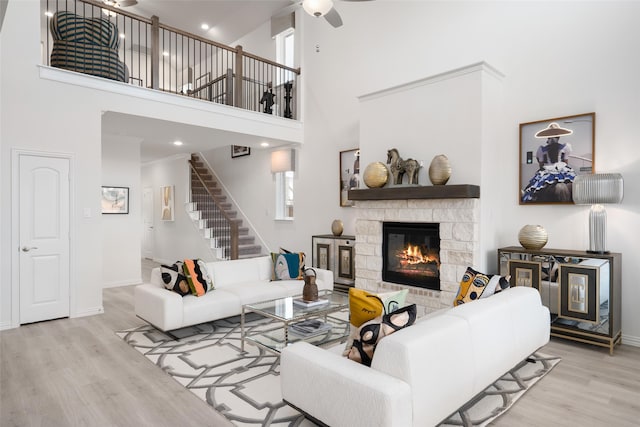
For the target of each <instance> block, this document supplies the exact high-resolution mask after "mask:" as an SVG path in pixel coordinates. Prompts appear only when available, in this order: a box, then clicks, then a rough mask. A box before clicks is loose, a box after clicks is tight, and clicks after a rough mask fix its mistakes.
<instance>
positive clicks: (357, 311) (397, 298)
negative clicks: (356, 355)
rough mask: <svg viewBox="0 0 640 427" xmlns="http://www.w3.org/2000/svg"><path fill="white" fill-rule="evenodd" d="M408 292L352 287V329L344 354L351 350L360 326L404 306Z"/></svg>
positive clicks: (350, 314) (350, 294)
mask: <svg viewBox="0 0 640 427" xmlns="http://www.w3.org/2000/svg"><path fill="white" fill-rule="evenodd" d="M408 293H409V290H408V289H403V290H401V291H392V292H384V293H380V294H374V293H371V292H367V291H365V290H364V289H358V288H350V289H349V323H350V324H351V326H350V327H351V331H350V333H349V337H348V338H347V343H346V344H345V348H344V352H343V353H342V355H343V356H347V354H349V352H350V351H351V346H352V345H353V341H354V340H355V339H356V338H357V337H358V328H359V327H360V326H362V324H363V323H365V322H368V321H369V320H371V319H375V318H376V317H380V316H382V315H384V314H385V313H391V312H393V311H396V310H397V309H398V308H400V307H404V305H405V300H406V298H407V294H408Z"/></svg>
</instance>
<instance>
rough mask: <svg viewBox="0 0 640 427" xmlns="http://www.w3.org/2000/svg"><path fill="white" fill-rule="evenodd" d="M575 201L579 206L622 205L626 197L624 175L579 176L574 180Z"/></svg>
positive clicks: (598, 174) (597, 174)
mask: <svg viewBox="0 0 640 427" xmlns="http://www.w3.org/2000/svg"><path fill="white" fill-rule="evenodd" d="M572 193H573V201H574V203H576V204H578V205H593V204H601V203H620V202H621V201H622V198H623V196H624V185H623V181H622V175H621V174H619V173H595V174H584V175H578V176H576V178H575V179H574V180H573V186H572Z"/></svg>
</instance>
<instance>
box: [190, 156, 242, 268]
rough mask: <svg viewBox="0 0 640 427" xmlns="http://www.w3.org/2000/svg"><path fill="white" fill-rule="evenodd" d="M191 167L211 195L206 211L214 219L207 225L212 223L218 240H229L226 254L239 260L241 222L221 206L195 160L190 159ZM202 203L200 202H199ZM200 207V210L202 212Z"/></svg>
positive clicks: (205, 204)
mask: <svg viewBox="0 0 640 427" xmlns="http://www.w3.org/2000/svg"><path fill="white" fill-rule="evenodd" d="M189 166H190V167H191V173H192V174H194V175H195V176H196V177H197V178H198V180H199V181H200V182H201V183H202V186H203V187H204V189H205V191H206V192H207V194H208V195H209V199H210V200H209V199H208V200H206V201H205V202H204V206H203V207H204V211H205V212H208V213H211V214H213V218H206V221H207V225H209V221H210V222H211V223H212V225H213V227H210V228H213V231H214V236H215V237H217V238H219V239H220V238H221V237H222V238H225V237H226V239H220V240H224V241H226V240H228V241H229V253H228V254H225V256H226V255H229V259H238V256H239V250H238V245H239V242H238V236H239V226H238V223H239V222H240V221H239V220H237V219H236V218H231V217H230V216H229V214H228V213H227V212H226V211H225V210H224V209H223V208H222V207H221V206H220V202H219V200H218V197H216V195H215V194H213V193H212V192H211V189H210V188H209V186H208V185H207V183H206V182H205V180H204V179H203V178H202V175H200V174H199V173H198V171H197V170H196V167H195V164H194V162H193V160H191V159H189ZM198 203H200V202H198ZM200 206H201V205H200ZM200 206H199V207H198V209H199V210H200Z"/></svg>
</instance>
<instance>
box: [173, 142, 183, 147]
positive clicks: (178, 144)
mask: <svg viewBox="0 0 640 427" xmlns="http://www.w3.org/2000/svg"><path fill="white" fill-rule="evenodd" d="M173 145H177V146H178V147H179V146H181V145H182V141H173Z"/></svg>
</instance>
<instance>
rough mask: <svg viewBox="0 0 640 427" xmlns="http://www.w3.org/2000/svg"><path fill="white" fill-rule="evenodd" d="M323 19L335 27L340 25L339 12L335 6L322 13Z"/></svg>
mask: <svg viewBox="0 0 640 427" xmlns="http://www.w3.org/2000/svg"><path fill="white" fill-rule="evenodd" d="M324 19H326V20H327V22H328V23H329V24H331V25H333V26H334V27H335V28H338V27H341V26H342V18H340V14H339V13H338V11H337V10H336V8H335V7H332V8H331V10H330V11H329V12H327V14H326V15H324Z"/></svg>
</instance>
